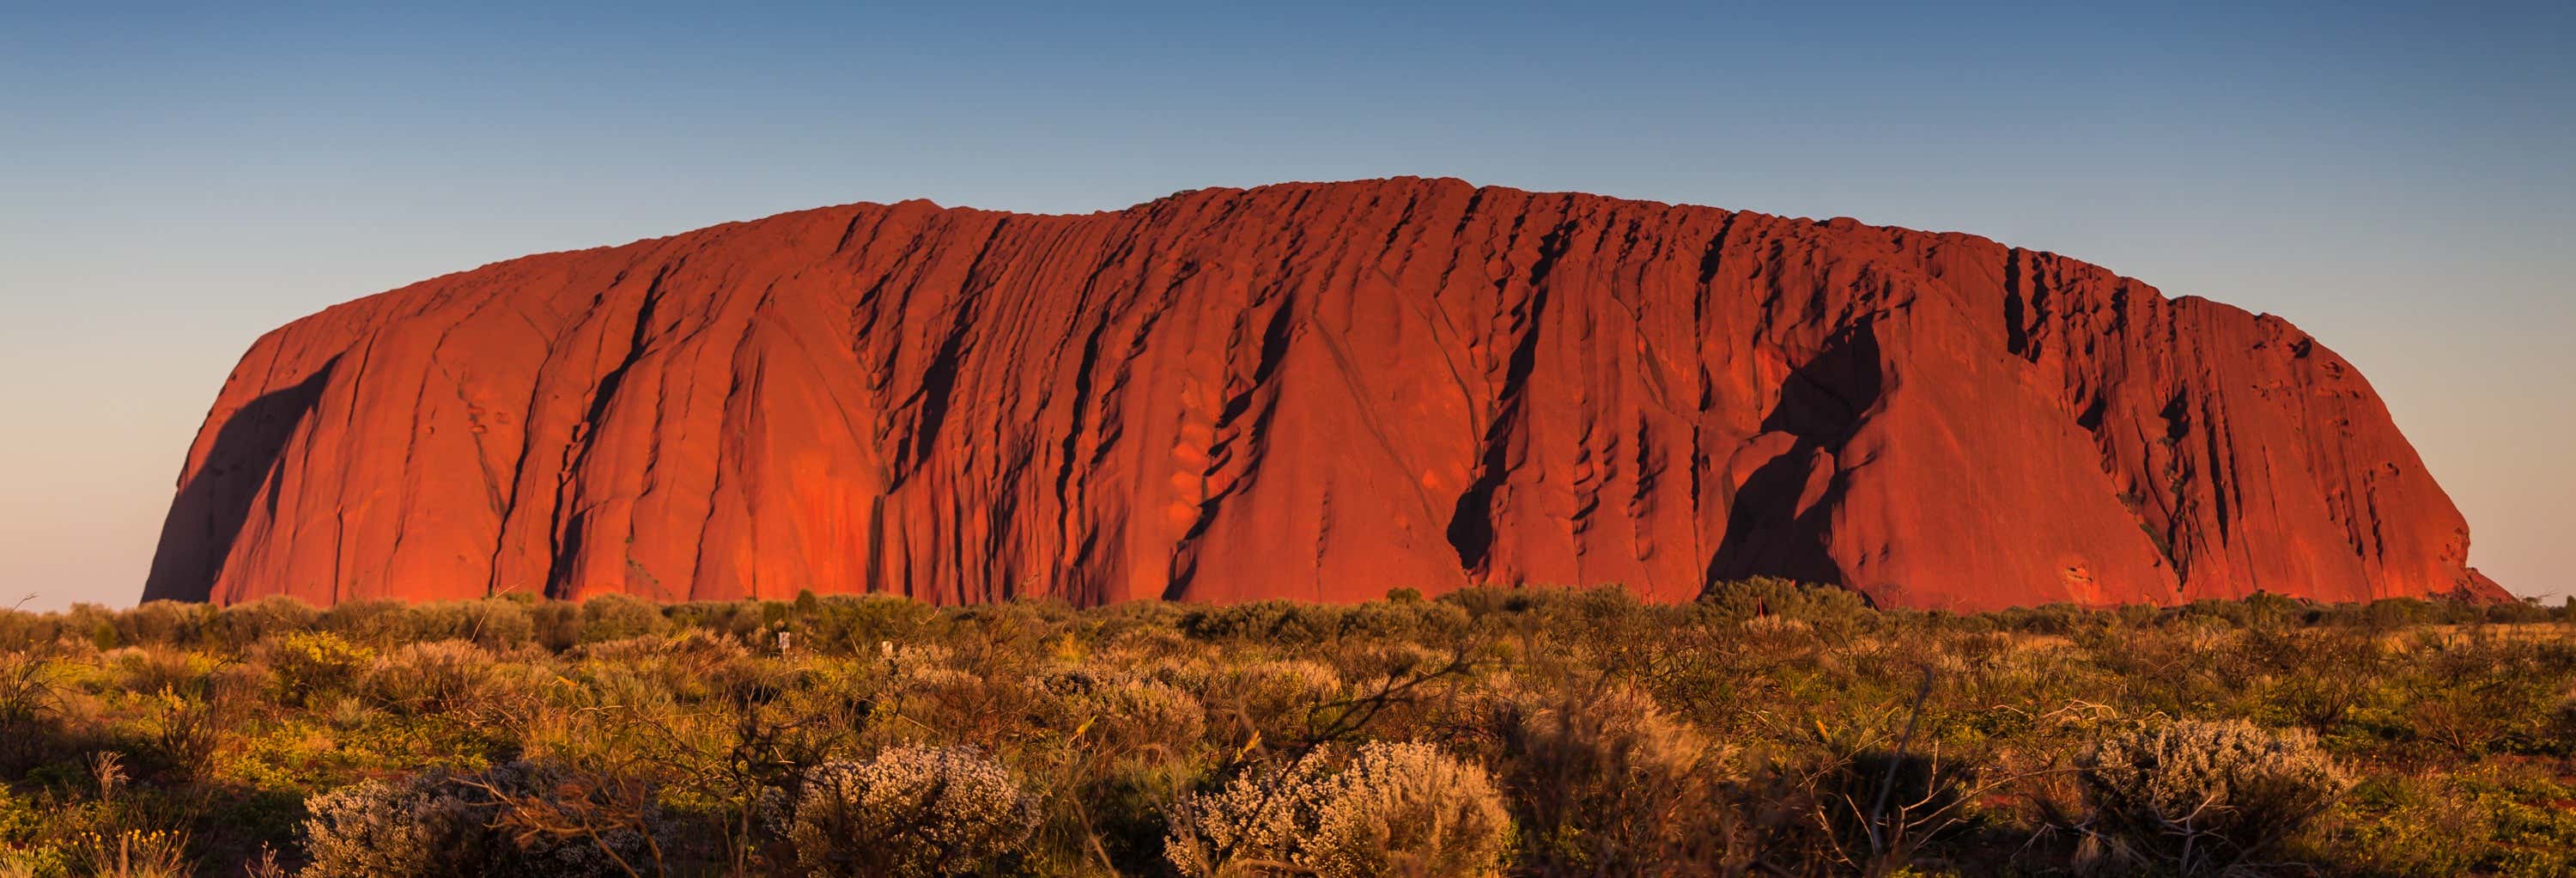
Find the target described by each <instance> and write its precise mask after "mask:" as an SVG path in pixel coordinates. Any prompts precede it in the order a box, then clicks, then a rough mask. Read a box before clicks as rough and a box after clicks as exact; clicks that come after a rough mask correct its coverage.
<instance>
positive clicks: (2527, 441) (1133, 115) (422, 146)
mask: <svg viewBox="0 0 2576 878" xmlns="http://www.w3.org/2000/svg"><path fill="white" fill-rule="evenodd" d="M719 5H720V4H694V5H690V6H669V7H651V6H644V5H629V6H619V7H615V8H614V9H613V10H612V9H610V8H606V7H603V8H601V9H597V10H592V11H587V12H569V11H567V12H542V11H528V10H520V9H513V8H509V7H493V8H487V9H480V10H466V9H461V8H455V7H451V8H449V9H446V10H443V11H435V12H400V13H389V12H375V11H356V10H352V9H346V8H339V7H330V6H312V7H303V8H292V7H267V8H263V9H236V8H231V6H230V5H227V4H193V5H187V6H175V7H171V8H167V9H142V8H136V9H127V10H122V11H114V12H108V11H101V10H94V9H88V8H85V7H86V6H87V4H64V5H61V6H58V7H54V8H50V9H31V8H27V7H23V6H13V7H11V8H9V9H6V10H0V307H4V308H5V311H0V315H4V318H0V412H6V413H7V415H8V417H7V424H8V427H7V429H5V430H0V605H6V604H7V603H8V602H10V601H14V600H15V599H16V598H17V597H18V596H19V595H32V596H33V597H32V599H31V601H30V602H29V605H30V606H33V607H40V608H53V607H61V606H66V605H68V604H70V603H72V602H74V601H90V602H97V603H104V604H110V605H125V604H130V603H132V602H133V601H134V599H135V597H136V595H137V594H138V593H139V592H140V590H141V587H142V582H143V575H144V571H145V570H146V568H147V567H148V565H149V564H150V561H151V554H152V550H153V546H154V541H155V539H156V537H157V535H158V532H159V528H160V523H161V517H162V514H163V512H164V511H165V510H166V506H167V503H168V502H169V499H170V497H171V494H172V491H173V489H174V484H173V482H174V480H175V478H176V476H177V473H178V469H179V466H180V464H181V460H182V458H183V456H184V455H185V452H186V449H187V445H188V442H189V439H190V437H191V436H192V435H193V434H194V432H195V431H196V429H197V427H198V424H199V421H200V420H202V419H203V418H204V416H205V413H206V409H207V407H208V405H209V404H210V403H211V402H212V401H213V398H214V395H215V391H216V389H217V388H218V387H219V386H220V385H221V383H222V381H223V379H224V376H225V374H226V373H227V372H228V371H229V370H230V369H231V367H232V365H233V363H234V360H235V359H236V358H237V357H239V356H240V354H241V353H242V351H243V350H244V349H245V348H247V347H248V346H249V344H250V343H251V341H252V340H253V339H254V338H256V337H257V336H258V335H259V334H260V333H262V332H264V331H266V330H268V329H269V328H271V327H274V326H276V325H278V324H281V323H284V322H286V321H288V320H291V319H294V318H296V317H299V316H302V315H304V314H307V313H310V312H312V311H315V310H318V309H320V308H322V307H324V306H327V305H330V304H332V303H335V302H340V301H344V300H347V299H351V298H356V297H358V296H362V295H365V294H368V293H373V292H377V291H380V290H385V289H390V288H392V287H395V286H399V285H402V284H405V283H409V282H411V281H415V280H419V279H422V278H426V277H430V276H434V275H438V274H444V273H447V272H450V271H456V270H460V269H465V268H471V267H473V266H477V265H481V264H484V263H488V262H493V261H496V260H500V259H506V258H510V257H514V256H519V255H523V254H527V253H532V252H540V251H549V250H561V249H569V248H576V247H587V246H594V245H601V244H613V243H623V242H626V241H630V240H634V239H637V238H644V237H653V236H660V235H666V234H671V233H675V232H680V231H685V230H688V229H692V228H697V227H700V226H705V225H710V224H713V223H717V222H723V221H728V220H737V219H747V218H751V217H757V216H762V215H766V214H771V213H776V212H780V211H785V210H793V209H799V208H806V207H813V206H818V205H825V204H838V203H846V202H852V201H894V200H900V199H905V198H914V197H924V198H929V199H932V200H934V201H937V202H939V203H942V204H949V205H972V206H976V207H987V208H999V209H1011V210H1024V211H1046V212H1065V211H1090V210H1103V209H1114V208H1119V207H1124V206H1126V205H1129V204H1132V203H1135V202H1139V201H1144V200H1149V199H1152V198H1155V197H1159V196H1162V195H1166V194H1169V193H1171V192H1173V191H1176V190H1181V189H1192V188H1199V187H1205V186H1215V185H1255V184H1261V183H1270V182H1278V181H1284V180H1330V179H1350V178H1362V177H1381V176H1389V175H1396V174H1417V175H1431V176H1458V177H1464V178H1466V179H1468V180H1471V181H1474V182H1477V183H1483V184H1495V185H1507V186H1515V187H1520V188H1525V189H1540V190H1580V191H1587V192H1597V193H1602V194H1607V195H1617V196H1627V197H1636V198H1649V199H1655V200H1660V201H1672V202H1686V203H1696V204H1710V205H1717V206H1721V207H1729V208H1744V209H1753V210H1760V211H1764V212H1769V213H1777V214H1785V215H1791V216H1810V217H1831V216H1853V217H1857V218H1859V219H1861V220H1863V221H1866V222H1872V223H1883V224H1891V225H1902V226H1910V227H1915V228H1923V229H1935V230H1959V231H1967V232H1974V233H1977V234H1981V235H1986V236H1989V237H1992V238H1996V239H1999V240H2002V241H2006V242H2009V243H2012V244H2016V245H2020V246H2026V247H2033V248H2038V249H2045V250H2053V251H2057V252H2060V253H2064V254H2067V255H2069V256H2073V257H2076V258H2079V259H2083V260H2086V261H2090V262H2094V263H2098V264H2101V265H2104V266H2108V267H2110V268H2111V269H2113V270H2115V271H2118V272H2120V273H2122V274H2127V275H2131V276H2134V277H2138V278H2141V279H2144V280H2145V281H2147V282H2149V283H2151V284H2154V285H2156V286H2157V287H2159V288H2160V289H2162V290H2164V291H2165V292H2166V293H2168V294H2172V295H2183V294H2196V295H2203V296H2207V297H2210V298H2214V299H2218V300H2221V301H2226V302H2230V303H2234V304H2237V305H2240V306H2243V307H2246V308H2248V309H2251V310H2255V311H2267V312H2271V313H2275V314H2279V315H2282V316H2284V317H2287V318H2288V319H2290V320H2291V321H2293V322H2295V323H2297V324H2299V325H2300V326H2301V327H2302V328H2305V329H2307V330H2309V331H2311V332H2313V333H2315V334H2316V335H2317V336H2318V337H2319V338H2321V339H2323V340H2324V341H2325V343H2326V344H2327V345H2328V346H2330V347H2333V348H2335V349H2336V350H2337V351H2339V352H2341V353H2343V354H2344V355H2345V356H2346V357H2348V358H2349V359H2350V360H2351V361H2353V362H2354V363H2355V364H2356V365H2358V366H2359V367H2360V368H2361V370H2362V371H2363V372H2364V373H2365V374H2366V375H2367V376H2369V378H2370V380H2371V381H2372V382H2373V383H2374V384H2375V385H2376V386H2377V387H2378V389H2379V391H2380V392H2381V394H2382V395H2383V396H2384V397H2385V398H2386V399H2387V401H2388V404H2389V406H2390V408H2391V410H2392V412H2393V413H2394V414H2395V416H2396V419H2397V423H2398V425H2399V426H2400V427H2401V428H2402V429H2404V430H2405V432H2406V434H2407V436H2408V437H2410V438H2411V439H2412V440H2413V441H2414V442H2415V444H2416V446H2417V448H2418V449H2419V450H2421V451H2422V452H2423V455H2424V457H2425V458H2426V461H2427V463H2428V464H2429V465H2430V466H2431V467H2432V470H2433V473H2434V475H2435V476H2436V477H2437V478H2438V479H2439V480H2440V481H2441V483H2442V484H2443V486H2444V487H2445V488H2446V489H2448V490H2449V492H2450V493H2451V495H2452V497H2453V498H2454V499H2455V500H2457V501H2458V502H2459V504H2460V506H2461V508H2462V509H2463V510H2464V511H2465V512H2466V513H2467V515H2468V518H2469V522H2470V528H2471V532H2472V534H2473V535H2474V548H2473V553H2472V561H2473V563H2475V564H2477V565H2478V566H2479V567H2480V568H2482V569H2484V570H2485V571H2486V572H2488V573H2489V574H2490V575H2492V576H2494V577H2495V578H2496V579H2498V580H2499V581H2501V582H2503V583H2504V584H2505V585H2506V586H2507V587H2508V588H2511V589H2513V590H2514V591H2516V592H2517V593H2521V594H2525V595H2546V596H2551V598H2552V599H2555V597H2556V596H2558V595H2564V594H2567V593H2568V592H2569V591H2570V588H2571V585H2576V577H2570V576H2569V575H2568V574H2567V572H2566V571H2568V570H2569V569H2570V568H2571V567H2576V537H2571V536H2570V534H2569V533H2568V531H2569V530H2570V529H2571V526H2576V498H2571V495H2572V494H2576V453H2571V452H2576V449H2571V447H2570V446H2571V442H2570V437H2571V435H2576V387H2571V378H2576V288H2572V287H2571V285H2576V281H2571V278H2576V51H2571V50H2570V49H2569V48H2568V47H2569V46H2571V45H2576V11H2571V9H2570V6H2569V5H2568V4H2563V3H2553V4H2532V5H2528V6H2515V5H2507V4H2492V5H2483V6H2478V7H2476V8H2474V9H2463V8H2455V7H2450V6H2437V5H2431V4H2427V5H2422V6H2412V7H2400V6H2380V5H2371V4H2332V5H2323V4H2321V5H2319V6H2318V7H2317V9H2316V11H2312V12H2296V11H2282V10H2273V11H2265V10H2259V9H2251V8H2246V7H2251V6H2255V5H2257V4H2235V3H2229V4H2216V5H2208V6H2202V7H2188V6H2168V5H2158V4H2128V5H2125V6H2124V7H2123V8H2120V9H2117V10H2109V9H2095V10H2086V9H2078V8H2071V7H2077V6H2083V5H2086V4H2049V5H2041V4H2025V5H2010V6H1966V5H1961V4H1937V8H1935V6H1936V5H1935V4H1894V5H1888V6H1885V7H1882V8H1873V6H1872V4H1856V3H1842V4H1792V3H1777V2H1773V3H1764V4H1759V5H1747V6H1733V5H1709V6H1692V7H1687V8H1683V7H1672V8H1658V7H1626V8H1611V4H1559V5H1556V6H1552V7H1512V6H1508V5H1504V4H1487V3H1477V4H1460V5H1456V6H1449V7H1441V6H1425V7H1420V8H1416V9H1412V10H1407V11H1385V10H1376V9H1369V8H1367V7H1359V6H1354V7H1330V6H1311V5H1299V6H1297V7H1295V8H1293V9H1288V8H1277V9H1264V10H1228V9H1214V8H1206V7H1203V6H1200V5H1168V6H1160V7H1126V8H1120V9H1114V10H1113V9H1109V8H1105V7H1103V8H1086V9H1080V10H1076V9H1072V8H1067V7H1054V8H1049V7H1040V8H1033V9H1006V8H998V7H996V8H989V9H986V10H983V11H977V12H961V13H929V12H924V11H921V10H917V9H907V10H903V11H870V10H866V9H850V8H828V9H827V8H821V7H816V8H780V7H772V8H768V9H765V10H760V11H741V10H732V9H721V8H716V7H718V6H719ZM1211 5H1221V4H1211Z"/></svg>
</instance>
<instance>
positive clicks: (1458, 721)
mask: <svg viewBox="0 0 2576 878" xmlns="http://www.w3.org/2000/svg"><path fill="white" fill-rule="evenodd" d="M2570 717H2576V619H2571V618H2570V615H2569V613H2568V612H2567V611H2566V610H2565V609H2564V608H2557V607H2540V606H2535V605H2521V604H2517V605H2502V606H2483V605H2472V604H2449V603H2428V602H2421V601H2399V602H2382V603H2378V604H2373V605H2369V606H2351V607H2344V606H2319V605H2308V604H2299V603H2295V602H2290V601H2284V600H2279V599H2273V598H2265V599H2259V600H2252V601H2246V602H2233V603H2231V602H2203V603H2197V604H2192V605H2189V606H2184V607H2173V608H2152V607H2130V608H2123V609H2118V610H2085V609H2079V608H2073V607H2040V608H2034V609H2025V610H2015V611H2010V612H2004V613H1992V614H1982V615H1970V616H1958V615H1948V614H1937V613H1917V612H1902V611H1887V612H1882V611H1878V610H1873V609H1870V608H1869V607H1867V606H1865V605H1863V604H1862V603H1861V602H1859V601H1858V600H1856V599H1855V598H1853V596H1852V595H1851V594H1850V593H1848V592H1845V591H1840V590H1836V589H1822V588H1812V587H1805V586H1798V585H1794V584H1790V583H1784V582H1772V581H1766V582H1751V583H1726V584H1721V585H1720V586H1719V587H1717V588H1714V589H1712V590H1711V592H1710V594H1709V596H1708V599H1707V600H1705V601H1702V602H1698V603H1692V604H1684V605H1675V606H1657V605H1646V604H1640V603H1638V602H1637V601H1635V600H1633V599H1631V598H1629V597H1628V596H1627V595H1626V594H1625V593H1624V592H1620V591H1618V590H1594V591H1551V590H1535V589H1533V590H1501V589H1480V590H1470V591H1465V592H1458V593H1454V594H1449V595H1443V596H1440V597H1437V598H1431V599H1426V598H1424V597H1422V596H1421V595H1419V594H1411V593H1406V592H1403V591H1401V590H1399V591H1397V592H1396V593H1395V594H1394V595H1392V596H1391V597H1390V599H1389V600H1387V601H1382V602H1373V603H1368V604H1362V605H1354V606H1325V605H1314V604H1299V603H1291V602H1269V603H1261V604H1250V605H1243V606H1205V605H1173V604H1159V603H1141V604H1132V605H1124V606H1117V607H1107V608H1101V609H1095V610H1080V611H1077V610H1073V609H1070V608H1067V607H1063V606H1055V605H1043V604H1001V605H985V606H973V607H935V606H931V605H928V604H922V603H917V602H913V601H907V600H903V599H900V598H892V597H885V596H871V597H820V596H811V595H807V596H802V597H800V598H799V599H797V600H795V601H743V602H700V603H690V604H680V605H673V606H657V605H653V604H648V603H643V602H639V601H633V600H625V599H611V600H601V601H593V602H586V603H548V602H539V601H521V600H489V601H473V602H447V603H435V604H420V605H405V604H398V603H388V602H376V603H353V604H348V605H344V606H338V607H332V608H330V609H327V610H325V609H316V608H313V607H308V606H304V605H301V604H297V603H294V602H292V601H285V600H267V601H260V602H256V603H252V604H246V605H242V606H234V607H224V608H213V607H205V606H192V605H174V604H155V605H151V606H147V607H143V608H138V609H134V610H126V611H112V610H106V609H101V608H97V607H83V608H78V609H75V610H73V611H70V612H64V613H45V614H38V613H21V612H0V781H5V785H0V878H18V876H30V878H33V876H47V878H52V876H63V878H85V876H90V875H95V874H118V872H117V871H116V870H117V869H120V868H122V869H126V870H127V871H126V874H139V873H141V872H147V871H149V870H150V869H152V868H160V867H159V866H154V865H153V864H162V865H164V866H167V867H168V868H171V869H178V870H186V871H191V872H193V873H194V874H199V875H222V876H243V875H248V876H252V878H282V876H284V875H289V874H297V873H301V874H305V875H310V876H314V878H332V876H343V875H370V876H375V875H384V876H406V875H424V876H426V875H435V876H457V878H463V876H476V875H495V876H498V875H507V876H526V878H553V876H611V878H616V876H626V875H633V876H636V878H643V876H665V875H671V876H770V875H775V876H798V878H802V876H808V875H815V874H823V875H850V874H868V875H876V874H913V875H1030V876H1099V878H1107V876H1113V875H1114V876H1139V878H1144V876H1175V875H1216V874H1223V875H1233V876H1265V875H1280V876H1284V875H1306V876H1313V875H1319V874H1353V875H1358V874H1394V875H1481V874H1497V875H1505V876H1533V878H1535V876H1562V875H1582V876H1698V875H1778V874H1794V875H1808V874H1818V875H1840V874H1864V875H1866V874H1881V875H1884V874H1898V873H1903V874H1913V875H1939V874H1948V875H2017V874H2018V875H2043V874H2071V873H2074V872H2076V871H2078V870H2083V869H2092V870H2095V871H2097V872H2098V871H2103V870H2109V871H2114V872H2119V871H2126V872H2140V873H2146V874H2175V873H2182V872H2190V873H2195V874H2212V873H2219V872H2231V873H2236V874H2255V873H2270V874H2327V875H2386V876H2395V875H2530V876H2541V875H2565V874H2576V816H2572V815H2576V811H2571V810H2570V809H2569V808H2567V807H2566V803H2567V802H2569V801H2576V722H2570V721H2569V718H2570ZM117 861H122V862H124V863H126V864H127V865H125V866H117V865H115V862H117ZM172 864H175V865H172Z"/></svg>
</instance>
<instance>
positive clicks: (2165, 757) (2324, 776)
mask: <svg viewBox="0 0 2576 878" xmlns="http://www.w3.org/2000/svg"><path fill="white" fill-rule="evenodd" d="M2078 768H2079V770H2080V772H2081V774H2080V777H2081V779H2082V781H2083V785H2084V792H2085V797H2086V799H2087V800H2088V802H2089V803H2090V804H2091V805H2092V808H2093V820H2094V825H2095V829H2096V832H2097V833H2098V834H2099V836H2105V837H2107V840H2108V841H2110V842H2111V843H2113V844H2114V845H2116V846H2118V848H2119V849H2120V850H2121V851H2122V852H2124V853H2126V854H2129V855H2131V856H2133V857H2135V856H2146V857H2152V858H2156V859H2161V860H2165V861H2170V862H2174V863H2176V864H2178V865H2180V866H2181V868H2182V871H2185V872H2190V871H2193V870H2195V869H2200V868H2209V867H2220V868H2223V867H2225V866H2226V865H2228V864H2230V863H2233V862H2236V861H2240V860H2243V859H2245V858H2247V857H2251V856H2254V855H2256V854H2259V853H2261V852H2262V851H2263V850H2264V849H2265V848H2268V847H2270V846H2271V845H2272V844H2274V843H2275V842H2278V841H2280V840H2281V839H2283V838H2285V837H2287V836H2289V835H2291V834H2293V833H2296V832H2297V831H2299V830H2300V829H2301V828H2303V827H2305V826H2306V825H2307V824H2308V823H2309V822H2310V821H2312V820H2314V819H2315V818H2316V817H2317V816H2318V815H2320V814H2323V813H2325V810H2326V809H2327V808H2328V807H2330V806H2332V805H2333V804H2334V800H2335V797H2336V796H2338V795H2340V794H2341V793H2342V792H2343V790H2344V787H2345V786H2346V781H2345V779H2344V775H2343V772H2342V771H2341V770H2339V769H2337V768H2336V767H2335V765H2334V762H2333V760H2332V759H2330V758H2328V757H2327V756H2326V754H2325V752H2324V751H2322V750H2319V749H2317V742H2316V737H2315V736H2314V735H2311V734H2309V733H2308V732H2307V731H2306V730H2303V729H2294V730H2279V731H2276V730H2272V729H2266V728H2263V727H2261V726H2257V725H2254V724H2252V723H2249V722H2245V721H2243V720H2229V721H2225V722H2199V721H2182V722H2174V723H2167V724H2164V725H2160V726H2154V727H2150V728H2144V729H2138V730H2135V731H2131V732H2127V733H2124V734H2119V735H2114V736H2112V737H2110V738H2107V739H2105V740H2103V741H2102V742H2101V743H2100V744H2098V745H2096V746H2095V747H2094V749H2093V750H2092V752H2090V753H2087V754H2085V755H2084V757H2083V758H2082V760H2081V761H2080V763H2079V764H2078Z"/></svg>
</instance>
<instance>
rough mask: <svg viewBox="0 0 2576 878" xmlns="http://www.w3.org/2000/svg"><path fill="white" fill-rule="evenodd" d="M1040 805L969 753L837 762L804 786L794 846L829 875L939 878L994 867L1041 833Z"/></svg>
mask: <svg viewBox="0 0 2576 878" xmlns="http://www.w3.org/2000/svg"><path fill="white" fill-rule="evenodd" d="M1037 821H1038V809H1037V800H1036V798H1035V797H1032V796H1030V795H1029V794H1028V793H1027V792H1025V791H1023V790H1022V789H1021V788H1020V785H1019V783H1018V782H1017V781H1015V780H1013V779H1012V777H1011V774H1010V772H1009V770H1007V769H1005V768H1003V767H1002V766H1001V765H1000V764H999V763H996V762H994V761H993V760H991V759H989V758H986V757H985V756H983V755H982V754H980V753H977V752H975V751H973V750H970V749H966V748H962V747H897V748H894V749H890V750H886V751H884V752H882V753H879V754H877V755H876V757H875V758H873V759H869V760H867V761H865V762H829V763H825V764H823V765H819V766H816V767H815V768H814V769H813V770H812V771H810V772H808V773H807V774H806V776H805V779H804V784H803V790H802V791H801V792H800V793H799V795H798V796H797V797H796V802H795V808H794V812H793V814H792V815H791V816H790V817H789V822H788V827H787V838H788V840H789V841H790V842H792V843H793V844H794V845H795V847H796V858H797V863H798V865H800V866H802V867H804V869H805V870H806V872H807V873H808V874H810V875H813V876H816V878H823V876H876V875H887V876H940V875H959V874H970V873H974V872H977V871H980V870H984V869H989V868H995V867H997V866H1000V865H1002V864H1005V863H1007V862H1008V861H1010V860H1012V859H1013V858H1015V857H1017V856H1018V855H1019V854H1020V853H1021V852H1022V851H1023V849H1024V848H1025V847H1026V845H1027V844H1028V839H1029V834H1030V833H1031V832H1032V831H1034V830H1035V829H1036V828H1037Z"/></svg>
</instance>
